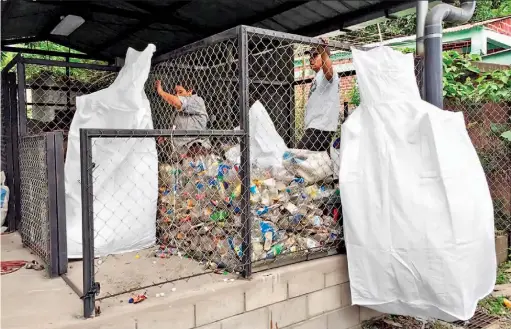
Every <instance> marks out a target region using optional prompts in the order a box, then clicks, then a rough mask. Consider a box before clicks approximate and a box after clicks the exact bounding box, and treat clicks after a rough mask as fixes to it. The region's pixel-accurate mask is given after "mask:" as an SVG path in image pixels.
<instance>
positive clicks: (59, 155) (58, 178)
mask: <svg viewBox="0 0 511 329" xmlns="http://www.w3.org/2000/svg"><path fill="white" fill-rule="evenodd" d="M54 138H55V154H54V155H55V183H56V189H55V193H56V200H57V232H58V236H57V240H58V248H59V251H58V274H59V275H62V274H65V273H67V265H68V260H67V231H66V191H65V181H64V179H65V177H64V159H65V155H64V134H63V133H62V132H57V133H55V136H54Z"/></svg>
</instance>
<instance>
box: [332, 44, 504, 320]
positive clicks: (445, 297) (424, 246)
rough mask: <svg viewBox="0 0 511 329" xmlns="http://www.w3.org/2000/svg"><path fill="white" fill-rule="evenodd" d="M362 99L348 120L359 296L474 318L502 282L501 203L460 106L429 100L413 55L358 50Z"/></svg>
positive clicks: (351, 236) (350, 221) (350, 225)
mask: <svg viewBox="0 0 511 329" xmlns="http://www.w3.org/2000/svg"><path fill="white" fill-rule="evenodd" d="M353 60H354V65H355V69H356V72H357V81H358V85H359V87H360V95H361V100H362V103H361V106H360V107H359V108H358V109H356V110H355V111H354V112H353V114H352V115H350V117H349V118H348V120H347V121H346V123H345V124H344V125H343V128H342V137H341V165H340V167H341V169H340V172H339V184H340V192H341V198H342V204H343V215H344V225H345V235H346V236H345V238H346V247H347V256H348V265H349V275H350V285H351V296H352V300H353V304H356V305H364V306H368V307H370V308H372V309H375V310H377V311H380V312H383V313H390V314H400V315H409V316H417V317H423V318H438V319H442V320H446V321H453V320H457V319H460V320H467V319H469V318H471V317H472V316H473V314H474V312H475V309H476V305H477V302H478V301H479V300H480V299H482V298H483V297H485V296H487V295H488V294H489V293H491V292H492V290H493V287H494V284H495V269H496V257H495V242H494V226H493V225H494V219H493V206H492V200H491V197H490V193H489V189H488V184H487V182H486V177H485V174H484V172H483V169H482V166H481V164H480V161H479V158H478V156H477V153H476V151H475V149H474V147H473V145H472V143H471V141H470V138H469V136H468V133H467V131H466V128H465V123H464V120H463V114H462V113H459V112H458V113H453V112H447V111H442V110H440V109H438V108H437V107H434V106H432V105H430V104H429V103H426V102H425V101H422V100H421V98H420V95H419V90H418V88H417V84H416V80H415V76H414V63H413V57H412V55H411V54H408V55H404V54H402V53H400V52H398V51H395V50H393V49H391V48H388V47H379V48H375V49H372V50H370V51H367V52H364V51H360V50H356V49H353Z"/></svg>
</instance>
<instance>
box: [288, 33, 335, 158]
mask: <svg viewBox="0 0 511 329" xmlns="http://www.w3.org/2000/svg"><path fill="white" fill-rule="evenodd" d="M322 40H323V42H324V43H325V45H324V46H323V45H320V46H318V47H317V48H313V49H311V50H310V51H307V52H306V54H307V55H309V56H310V59H309V60H310V65H311V68H312V69H313V70H314V71H315V72H316V77H315V78H314V81H313V82H312V86H311V89H310V92H309V99H308V101H307V104H306V105H305V132H304V134H303V137H302V139H301V140H300V142H298V145H297V148H299V149H307V150H311V151H330V142H331V141H332V137H333V135H334V133H335V131H336V130H337V125H338V121H339V113H340V110H341V106H340V100H339V76H338V75H337V73H336V72H334V69H333V66H332V61H331V60H330V50H329V49H328V42H327V40H326V39H322Z"/></svg>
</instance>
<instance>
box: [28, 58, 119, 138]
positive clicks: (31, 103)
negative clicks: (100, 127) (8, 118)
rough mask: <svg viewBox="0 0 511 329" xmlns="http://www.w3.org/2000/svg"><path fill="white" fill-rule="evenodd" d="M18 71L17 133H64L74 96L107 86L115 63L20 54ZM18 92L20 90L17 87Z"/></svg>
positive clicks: (69, 121) (71, 117)
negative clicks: (21, 55) (32, 56)
mask: <svg viewBox="0 0 511 329" xmlns="http://www.w3.org/2000/svg"><path fill="white" fill-rule="evenodd" d="M20 65H22V66H23V67H22V68H21V69H20V70H18V75H20V74H23V75H24V77H23V79H24V80H23V81H22V80H20V81H22V82H23V83H24V84H25V89H24V90H23V95H22V97H20V99H21V101H22V104H21V106H20V109H21V110H20V134H22V135H24V134H27V135H34V134H41V133H44V132H53V131H61V132H63V133H64V140H65V142H66V141H67V133H68V131H69V128H70V126H71V121H72V120H73V116H74V113H75V111H76V97H77V96H81V95H86V94H90V93H93V92H96V91H98V90H101V89H104V88H106V87H108V86H109V85H110V84H111V83H112V82H113V81H114V80H115V78H116V76H117V71H118V70H119V68H118V67H115V66H107V65H100V64H95V63H76V62H69V61H58V60H44V59H35V58H23V61H22V63H21V64H20ZM20 92H21V91H20Z"/></svg>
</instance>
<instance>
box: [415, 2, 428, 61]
mask: <svg viewBox="0 0 511 329" xmlns="http://www.w3.org/2000/svg"><path fill="white" fill-rule="evenodd" d="M428 5H429V2H428V1H427V0H417V5H416V10H415V11H416V14H417V15H416V16H417V27H416V31H415V35H416V41H415V53H416V54H417V56H424V29H425V27H426V16H427V15H428V9H429V6H428Z"/></svg>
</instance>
